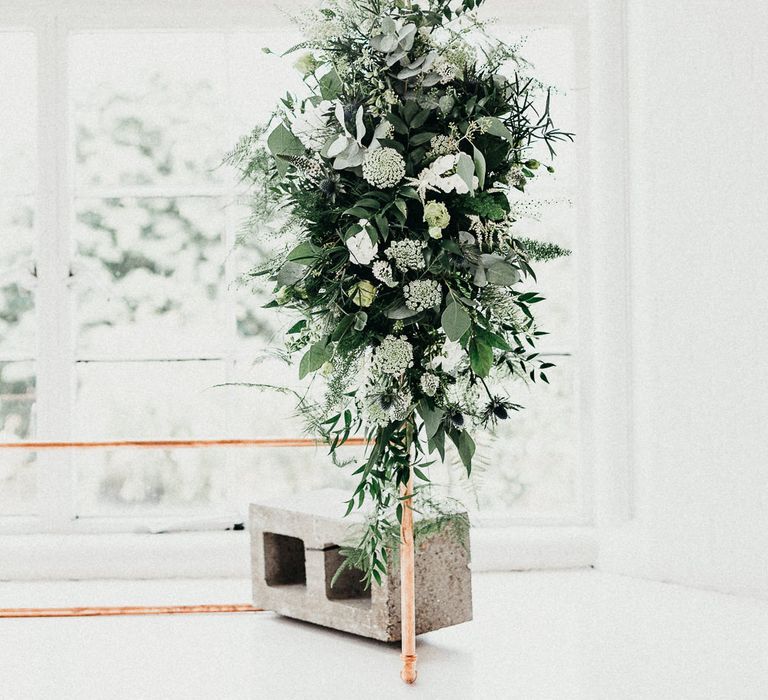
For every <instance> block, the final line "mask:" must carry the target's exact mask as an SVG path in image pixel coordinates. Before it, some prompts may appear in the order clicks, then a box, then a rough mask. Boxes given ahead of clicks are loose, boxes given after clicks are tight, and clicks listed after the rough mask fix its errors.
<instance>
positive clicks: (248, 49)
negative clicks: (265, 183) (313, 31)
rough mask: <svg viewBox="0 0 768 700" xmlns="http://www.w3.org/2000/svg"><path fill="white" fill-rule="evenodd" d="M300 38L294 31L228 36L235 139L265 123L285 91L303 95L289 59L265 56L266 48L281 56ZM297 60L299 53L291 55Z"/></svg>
mask: <svg viewBox="0 0 768 700" xmlns="http://www.w3.org/2000/svg"><path fill="white" fill-rule="evenodd" d="M302 39H303V37H302V35H301V33H299V32H297V31H296V30H295V29H293V28H289V29H287V30H285V31H281V32H279V33H277V32H242V33H240V32H238V33H236V34H233V35H232V36H231V37H230V56H231V67H232V71H231V76H232V78H231V79H232V95H231V99H230V102H231V115H232V126H233V129H234V133H235V134H236V138H237V137H239V136H241V135H243V134H245V133H247V132H249V131H250V130H251V129H252V128H253V127H254V126H256V125H257V124H265V123H266V122H267V121H268V120H269V117H270V115H271V114H272V112H273V111H274V109H275V105H276V104H278V101H279V100H280V98H281V97H284V96H285V93H286V92H293V93H299V94H301V93H306V90H305V89H302V88H303V85H302V82H301V75H300V74H299V72H298V71H297V70H296V69H295V68H294V67H293V63H294V61H292V60H291V58H290V56H286V57H284V58H280V57H279V56H277V55H274V54H267V53H265V52H264V50H263V49H265V48H268V49H271V50H272V51H274V52H275V53H281V52H283V51H285V50H287V49H289V48H291V47H292V46H295V45H296V44H298V43H299V42H300V41H302ZM293 55H294V56H295V57H298V56H299V55H300V54H299V53H295V54H293Z"/></svg>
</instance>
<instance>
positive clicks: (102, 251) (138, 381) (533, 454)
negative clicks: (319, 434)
mask: <svg viewBox="0 0 768 700" xmlns="http://www.w3.org/2000/svg"><path fill="white" fill-rule="evenodd" d="M256 4H257V5H258V3H256ZM138 5H139V6H137V7H135V8H134V9H133V10H131V11H128V10H125V9H120V10H118V9H117V8H113V9H111V10H109V9H108V10H106V11H104V12H103V13H100V14H99V15H98V17H99V18H98V19H94V18H93V13H89V12H87V11H86V10H87V7H85V6H87V3H83V2H80V3H77V4H76V5H75V4H74V3H72V6H71V7H70V5H68V3H66V2H64V3H56V7H59V8H62V9H60V14H58V15H56V21H53V19H52V15H51V14H50V13H48V14H45V13H44V14H36V12H37V11H35V10H29V11H27V10H26V9H25V7H24V4H23V3H21V2H19V3H18V9H17V15H16V16H11V14H10V13H9V17H10V19H5V18H4V17H3V16H2V15H1V14H0V22H2V23H3V24H0V90H2V93H3V96H4V97H3V101H2V103H0V441H3V442H6V443H8V442H19V441H33V440H40V441H45V440H64V441H69V440H79V441H81V440H82V441H101V440H121V439H166V438H179V439H194V438H227V437H277V436H282V437H295V436H298V435H299V434H300V432H301V425H300V424H299V423H298V422H297V420H295V419H294V418H292V401H291V400H290V399H289V398H287V397H281V396H280V395H279V394H274V393H269V394H263V393H261V392H259V391H257V390H254V389H252V388H245V387H232V386H229V387H221V386H219V385H222V384H232V383H238V382H243V383H286V384H291V383H293V382H295V381H296V371H295V369H294V368H290V367H285V366H283V365H282V364H281V363H279V362H278V361H276V360H274V359H270V358H269V357H268V356H266V355H265V353H264V351H265V349H266V348H267V347H268V345H269V341H270V338H271V337H273V336H274V335H275V334H279V333H280V332H281V325H280V323H279V322H276V320H275V318H274V317H273V316H272V315H271V313H265V312H264V311H262V310H261V309H260V306H261V304H262V303H263V297H260V296H259V293H258V290H254V289H251V288H249V287H248V286H247V285H245V286H243V285H242V284H240V283H238V278H239V277H240V275H241V274H242V273H243V272H245V271H246V270H247V269H248V268H249V267H250V266H252V265H253V264H255V263H256V262H257V261H258V260H259V259H260V257H261V256H263V255H264V253H265V252H266V249H267V247H268V245H269V239H268V236H267V235H266V231H264V232H263V233H264V234H265V235H263V236H250V237H247V238H246V239H245V240H244V241H242V244H240V245H236V244H237V243H238V238H239V232H240V230H241V224H242V222H243V219H244V217H245V216H246V207H245V206H244V204H245V201H244V196H245V195H244V194H243V192H242V189H241V188H240V187H239V185H238V183H237V182H236V180H235V179H234V176H233V173H232V172H230V171H229V170H228V169H227V168H225V167H223V166H222V165H221V158H222V155H223V154H224V153H225V152H226V150H227V149H228V148H229V147H230V146H231V145H232V144H233V143H234V142H235V140H236V139H237V137H238V136H239V135H241V134H242V133H245V132H246V131H248V130H249V129H250V128H252V127H253V126H254V125H255V124H256V123H259V122H264V121H266V119H267V118H268V116H269V113H270V111H271V109H272V106H273V105H274V103H275V102H276V101H277V99H278V98H279V97H280V96H281V95H282V94H283V93H284V92H285V91H286V90H287V89H294V88H297V89H298V88H299V87H300V80H299V78H298V75H297V73H296V72H295V71H294V70H293V69H292V68H291V66H290V61H286V60H282V61H281V60H278V59H277V58H276V57H274V56H270V55H268V54H265V53H264V52H263V51H262V48H263V47H264V46H269V47H271V48H273V49H281V48H287V47H289V46H291V45H292V44H294V43H296V41H297V35H296V34H295V33H294V30H293V29H291V28H290V25H288V24H286V20H285V19H284V18H283V17H282V15H281V14H280V13H278V12H276V11H275V10H274V9H272V8H271V5H270V8H269V9H265V7H262V6H261V5H259V7H258V8H256V9H254V6H253V3H243V4H240V3H231V7H230V6H225V7H220V6H216V5H215V3H206V2H202V3H199V4H196V5H195V7H196V8H198V10H199V12H192V13H190V15H189V16H187V17H181V16H180V13H178V12H172V11H170V10H168V9H165V10H164V9H162V8H157V7H155V6H154V4H153V3H138ZM564 7H565V4H564V3H563V7H562V8H560V9H552V8H551V3H543V2H542V3H528V4H527V5H526V8H527V9H519V10H516V11H515V12H514V13H513V12H512V11H511V8H507V7H506V6H505V5H501V4H498V3H497V4H496V5H494V6H492V7H491V8H490V9H489V13H490V14H493V11H494V10H495V11H496V14H498V15H502V19H503V23H502V24H500V25H499V28H500V30H502V31H509V32H510V33H512V34H514V35H516V34H527V35H528V36H529V40H528V42H527V46H526V49H525V51H524V53H525V55H526V56H528V57H529V58H530V59H531V60H532V61H533V62H534V63H535V64H536V65H537V68H538V73H539V74H540V75H541V76H542V77H543V78H544V79H545V80H549V81H551V82H552V83H553V84H556V85H558V86H559V87H560V88H561V90H562V91H563V93H564V94H561V95H558V100H557V106H556V111H557V115H558V118H559V121H560V122H561V123H562V124H563V125H567V126H568V127H570V128H572V129H573V130H576V131H579V124H581V123H583V119H584V116H583V112H584V95H583V93H584V91H583V83H582V82H581V81H582V80H584V77H585V76H584V71H583V68H582V62H583V61H582V59H581V58H580V53H579V52H580V51H582V49H580V48H579V47H580V45H583V44H580V38H583V32H584V27H585V24H584V13H583V11H582V10H579V9H578V8H577V9H574V5H573V4H571V3H569V4H568V9H567V10H566V9H564ZM75 8H79V9H75ZM212 27H213V28H212ZM579 157H580V156H579V150H578V149H577V148H569V147H564V148H563V157H562V158H561V159H560V161H559V162H558V164H557V165H558V173H557V176H556V177H555V178H554V179H552V180H551V181H549V183H548V184H547V185H545V186H543V187H542V189H541V190H540V191H539V192H538V195H539V196H540V197H542V198H546V199H551V200H555V201H556V202H557V204H556V205H555V206H554V207H553V208H552V209H551V211H552V213H551V214H549V215H548V216H547V218H546V219H545V220H543V221H542V222H541V223H532V224H531V226H532V227H534V226H535V228H536V231H535V232H534V231H533V230H532V233H535V234H537V235H540V236H541V237H543V238H548V239H552V240H557V241H558V242H563V243H565V244H566V245H569V246H571V247H574V248H576V249H578V245H577V244H576V241H575V236H576V232H577V230H578V229H579V227H580V225H581V224H580V211H579V209H577V208H576V207H575V206H573V205H572V204H571V203H569V202H574V201H577V200H578V199H579V196H578V195H579V192H580V191H582V190H583V187H584V185H583V183H582V182H580V181H579V179H578V177H577V172H578V171H577V164H578V162H579ZM578 260H579V257H578V253H577V254H576V255H574V256H573V257H572V258H568V259H566V260H562V261H559V262H555V263H548V264H546V265H541V266H540V284H539V288H540V289H541V290H542V291H543V292H544V295H545V296H546V297H547V298H548V301H547V306H546V308H542V311H541V316H542V326H543V327H544V328H545V329H548V330H552V331H553V335H554V337H555V339H556V341H553V344H551V345H544V346H542V351H543V352H546V353H548V354H550V355H552V356H556V359H555V362H556V363H557V365H558V367H557V369H555V370H552V372H551V373H550V379H551V381H552V384H551V386H550V387H549V388H547V387H544V386H536V387H534V388H533V389H534V390H533V391H531V392H530V393H529V392H528V391H527V390H526V389H525V388H524V387H522V388H521V389H519V391H521V393H520V394H519V395H516V396H515V400H517V401H518V402H519V403H522V404H523V405H525V406H526V407H527V410H526V411H524V412H522V413H520V414H518V415H515V416H513V419H512V420H510V421H508V422H507V423H506V424H504V425H503V427H502V429H501V430H500V431H499V434H498V436H497V437H495V438H491V439H490V440H489V444H488V445H485V446H484V447H486V450H485V453H486V455H487V456H486V458H485V461H486V462H487V466H484V465H483V464H482V463H481V464H478V468H477V470H478V472H481V473H478V474H477V476H478V479H477V484H476V500H475V502H476V503H477V505H479V506H481V510H480V514H481V517H484V518H486V519H488V520H494V521H495V520H498V519H499V518H500V519H502V520H505V521H506V520H509V519H510V518H512V519H514V520H520V521H523V522H566V523H578V522H582V521H583V520H584V517H585V514H586V513H587V512H588V498H587V495H586V493H585V484H586V482H587V479H586V471H585V465H583V464H582V463H581V460H580V457H579V455H580V451H579V448H578V439H577V436H578V432H579V414H578V411H577V408H576V407H577V395H576V386H577V384H578V382H577V377H578V369H577V363H578V355H577V354H576V348H577V346H578V332H577V322H576V321H577V304H576V301H575V299H576V291H577V289H576V281H577V266H578ZM349 450H350V454H352V453H353V450H354V448H349ZM458 473H459V472H458V471H455V472H454V473H453V475H452V476H449V475H448V474H446V475H445V477H444V478H445V479H451V478H452V479H453V480H454V483H453V485H452V488H453V489H454V491H456V492H460V493H462V494H463V495H464V498H465V499H466V500H467V501H468V502H469V503H470V504H471V503H472V502H473V498H475V497H473V496H472V495H470V496H469V497H467V487H466V484H463V483H461V482H462V480H461V479H459V478H458V477H457V474H458ZM348 479H349V477H345V476H344V475H343V474H342V473H340V472H339V471H338V470H334V469H332V468H331V467H330V462H329V460H328V458H327V457H326V455H325V451H324V450H322V449H318V450H311V449H304V450H298V449H294V450H289V449H258V450H256V449H238V448H230V449H225V448H213V449H141V450H120V449H102V450H81V451H74V450H66V451H48V450H46V451H42V450H41V451H39V452H37V453H35V452H33V451H30V450H20V449H14V450H8V449H6V450H0V516H14V517H16V518H18V517H19V516H22V517H23V518H24V520H23V522H24V525H23V529H40V528H42V529H48V530H50V529H53V530H68V529H72V528H75V527H79V526H80V525H81V524H82V523H84V522H86V521H87V522H90V523H91V525H92V527H93V528H95V529H99V527H102V526H103V527H105V528H106V527H109V528H114V527H118V528H122V527H125V528H126V529H128V530H130V529H132V528H134V527H136V523H137V522H141V521H142V519H145V518H147V517H160V516H162V517H167V516H176V517H179V516H181V517H185V518H190V517H194V518H198V517H210V516H214V515H216V516H219V515H221V516H226V517H227V518H229V519H230V520H231V521H232V522H236V521H239V520H242V518H243V514H244V511H245V505H246V504H247V502H248V501H249V500H251V499H253V498H257V497H268V496H270V495H276V494H279V493H284V492H286V491H290V490H298V489H302V490H304V489H309V488H316V487H319V486H323V485H332V484H339V485H340V484H344V483H350V482H349V480H348ZM8 522H10V519H9V517H4V518H3V519H2V520H0V529H2V527H3V526H2V523H8ZM108 522H109V523H111V524H110V525H107V523H108ZM115 523H122V524H120V525H117V526H116V525H115Z"/></svg>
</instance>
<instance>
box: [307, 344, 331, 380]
mask: <svg viewBox="0 0 768 700" xmlns="http://www.w3.org/2000/svg"><path fill="white" fill-rule="evenodd" d="M330 359H331V356H330V354H329V353H328V344H327V341H326V340H325V339H323V340H320V341H318V342H317V343H315V344H314V345H311V346H310V348H309V350H307V352H305V353H304V357H302V358H301V362H300V363H299V379H304V377H306V376H307V375H308V374H310V373H311V372H316V371H317V370H319V369H320V368H321V367H322V366H323V365H324V364H325V363H326V362H328V360H330Z"/></svg>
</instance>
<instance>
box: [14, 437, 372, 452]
mask: <svg viewBox="0 0 768 700" xmlns="http://www.w3.org/2000/svg"><path fill="white" fill-rule="evenodd" d="M367 442H368V441H367V440H366V439H365V438H348V439H347V440H346V441H345V442H344V443H343V444H344V445H366V444H367ZM326 444H327V443H326V442H324V441H323V440H317V439H315V438H253V439H238V440H101V441H95V442H69V441H68V442H0V450H31V451H37V450H62V449H72V450H88V449H119V448H123V447H139V448H153V449H177V448H185V447H322V446H324V445H326Z"/></svg>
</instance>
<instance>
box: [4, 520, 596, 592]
mask: <svg viewBox="0 0 768 700" xmlns="http://www.w3.org/2000/svg"><path fill="white" fill-rule="evenodd" d="M471 543H472V569H473V570H474V571H517V570H528V569H566V568H574V567H586V566H592V565H593V564H594V563H595V561H596V558H597V540H596V537H595V533H594V531H593V529H592V528H590V527H557V526H540V527H539V526H537V527H514V526H513V527H503V528H502V527H498V528H486V527H478V528H473V530H472V534H471ZM249 575H250V553H249V545H248V533H247V532H234V531H227V532H221V531H219V532H183V533H179V532H176V533H168V534H130V533H118V534H92V535H86V534H70V535H52V534H35V535H6V536H2V537H0V580H5V581H25V580H26V581H33V580H87V579H163V578H238V577H247V576H249Z"/></svg>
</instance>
